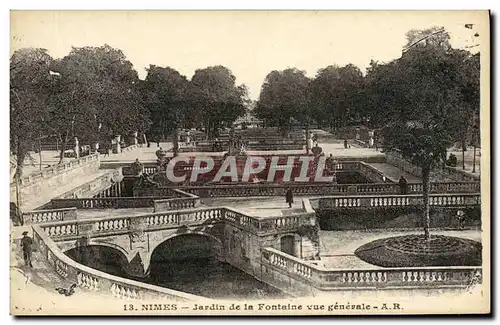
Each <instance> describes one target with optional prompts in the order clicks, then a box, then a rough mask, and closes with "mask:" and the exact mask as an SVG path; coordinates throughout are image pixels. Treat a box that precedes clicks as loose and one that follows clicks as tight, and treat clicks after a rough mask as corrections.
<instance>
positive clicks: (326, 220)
mask: <svg viewBox="0 0 500 325" xmlns="http://www.w3.org/2000/svg"><path fill="white" fill-rule="evenodd" d="M458 209H459V208H433V207H431V210H430V226H431V228H458V226H459V225H458V220H457V218H456V213H457V211H458ZM461 210H463V211H464V212H465V214H466V216H467V218H466V219H465V226H466V227H481V209H480V208H479V207H473V208H465V209H464V208H461ZM317 214H318V218H319V223H320V226H321V229H323V230H366V229H390V228H395V229H401V228H404V229H413V228H415V229H416V228H422V227H423V222H422V216H423V211H422V209H421V208H420V207H386V208H379V209H341V210H336V211H333V210H319V211H317Z"/></svg>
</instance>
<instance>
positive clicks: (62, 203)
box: [50, 196, 168, 209]
mask: <svg viewBox="0 0 500 325" xmlns="http://www.w3.org/2000/svg"><path fill="white" fill-rule="evenodd" d="M165 198H168V197H165V196H159V197H154V196H150V197H92V198H82V199H53V200H51V201H50V202H51V203H50V204H51V206H52V207H53V208H69V207H75V208H77V209H127V208H150V207H153V206H154V200H161V199H165Z"/></svg>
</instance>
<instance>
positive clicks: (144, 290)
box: [33, 225, 210, 301]
mask: <svg viewBox="0 0 500 325" xmlns="http://www.w3.org/2000/svg"><path fill="white" fill-rule="evenodd" d="M33 240H34V241H35V244H36V245H37V247H38V249H39V250H40V252H41V254H42V255H43V256H44V257H45V258H46V260H47V261H48V262H49V264H50V265H51V266H52V267H53V268H54V270H55V271H56V272H57V273H58V274H59V275H60V276H61V277H63V278H64V279H66V280H68V281H70V282H73V283H76V284H77V285H78V286H79V287H81V288H84V289H87V290H89V291H96V292H99V293H103V294H109V295H111V296H114V297H116V298H119V299H125V300H131V299H137V300H156V299H164V300H174V301H197V300H200V299H202V300H204V299H205V300H207V301H210V299H206V298H203V297H199V296H195V295H191V294H187V293H184V292H180V291H175V290H171V289H167V288H163V287H159V286H155V285H149V284H146V283H142V282H138V281H133V280H129V279H125V278H121V277H117V276H113V275H111V274H108V273H104V272H101V271H98V270H95V269H93V268H90V267H86V266H84V265H82V264H79V263H77V262H75V261H74V260H72V259H71V258H69V257H68V256H66V255H65V254H64V253H62V252H61V250H60V249H59V247H57V245H56V244H55V243H54V241H53V240H52V239H51V238H49V236H48V235H47V234H46V232H44V231H43V230H42V229H41V228H40V227H39V226H36V225H35V226H33Z"/></svg>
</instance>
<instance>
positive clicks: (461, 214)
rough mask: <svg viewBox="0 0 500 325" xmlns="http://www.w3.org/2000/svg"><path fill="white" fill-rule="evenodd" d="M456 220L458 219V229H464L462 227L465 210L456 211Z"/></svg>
mask: <svg viewBox="0 0 500 325" xmlns="http://www.w3.org/2000/svg"><path fill="white" fill-rule="evenodd" d="M457 221H458V229H459V230H464V228H465V212H464V211H463V210H458V211H457Z"/></svg>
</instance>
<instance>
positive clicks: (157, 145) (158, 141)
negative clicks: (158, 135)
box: [156, 139, 160, 148]
mask: <svg viewBox="0 0 500 325" xmlns="http://www.w3.org/2000/svg"><path fill="white" fill-rule="evenodd" d="M159 147H160V140H159V139H157V140H156V148H159Z"/></svg>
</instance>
